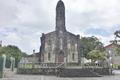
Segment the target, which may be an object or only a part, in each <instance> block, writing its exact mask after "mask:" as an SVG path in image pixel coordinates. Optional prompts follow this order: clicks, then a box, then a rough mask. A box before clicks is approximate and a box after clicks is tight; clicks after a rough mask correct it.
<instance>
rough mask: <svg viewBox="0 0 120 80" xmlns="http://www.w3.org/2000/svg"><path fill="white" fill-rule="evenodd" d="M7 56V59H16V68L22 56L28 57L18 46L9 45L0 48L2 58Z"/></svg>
mask: <svg viewBox="0 0 120 80" xmlns="http://www.w3.org/2000/svg"><path fill="white" fill-rule="evenodd" d="M2 54H5V55H6V56H7V59H8V60H9V58H10V57H14V58H15V60H16V66H17V63H18V62H19V60H20V59H21V57H22V56H26V54H25V53H23V52H22V51H21V50H20V49H19V48H18V47H17V46H13V45H8V46H4V47H0V56H2Z"/></svg>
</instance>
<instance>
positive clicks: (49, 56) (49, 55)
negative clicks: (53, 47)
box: [48, 53, 51, 61]
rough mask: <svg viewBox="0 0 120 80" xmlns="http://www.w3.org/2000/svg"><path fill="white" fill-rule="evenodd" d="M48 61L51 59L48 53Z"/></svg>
mask: <svg viewBox="0 0 120 80" xmlns="http://www.w3.org/2000/svg"><path fill="white" fill-rule="evenodd" d="M50 59H51V54H50V53H48V60H49V61H50Z"/></svg>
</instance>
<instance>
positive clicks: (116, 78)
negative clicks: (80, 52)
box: [0, 70, 120, 80]
mask: <svg viewBox="0 0 120 80" xmlns="http://www.w3.org/2000/svg"><path fill="white" fill-rule="evenodd" d="M0 80H120V74H119V75H112V76H104V77H84V78H83V77H81V78H80V77H78V78H60V77H56V76H43V75H18V74H15V73H13V72H11V71H9V70H8V72H7V74H6V77H5V78H3V79H0Z"/></svg>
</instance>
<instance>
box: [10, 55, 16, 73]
mask: <svg viewBox="0 0 120 80" xmlns="http://www.w3.org/2000/svg"><path fill="white" fill-rule="evenodd" d="M10 60H11V71H14V67H15V58H13V57H10Z"/></svg>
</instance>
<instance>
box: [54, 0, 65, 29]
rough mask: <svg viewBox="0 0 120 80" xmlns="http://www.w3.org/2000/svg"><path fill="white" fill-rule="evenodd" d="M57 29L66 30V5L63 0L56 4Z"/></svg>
mask: <svg viewBox="0 0 120 80" xmlns="http://www.w3.org/2000/svg"><path fill="white" fill-rule="evenodd" d="M56 31H66V28H65V6H64V3H63V1H62V0H59V1H58V3H57V6H56Z"/></svg>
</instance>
